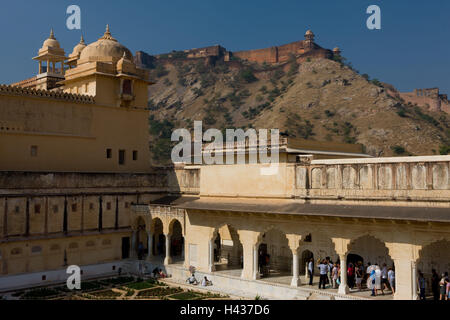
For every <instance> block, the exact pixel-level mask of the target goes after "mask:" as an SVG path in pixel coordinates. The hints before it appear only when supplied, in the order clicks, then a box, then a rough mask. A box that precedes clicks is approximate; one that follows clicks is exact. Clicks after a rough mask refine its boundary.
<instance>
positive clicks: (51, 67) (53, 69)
mask: <svg viewBox="0 0 450 320" xmlns="http://www.w3.org/2000/svg"><path fill="white" fill-rule="evenodd" d="M56 63H57V62H54V61H49V60H47V67H46V68H47V69H46V72H52V73H56ZM60 63H61V69H60V70H59V73H60V74H61V75H63V74H64V62H60ZM43 71H44V70H43V66H42V61H39V74H41V73H43Z"/></svg>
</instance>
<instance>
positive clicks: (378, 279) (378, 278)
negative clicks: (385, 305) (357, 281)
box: [375, 263, 384, 295]
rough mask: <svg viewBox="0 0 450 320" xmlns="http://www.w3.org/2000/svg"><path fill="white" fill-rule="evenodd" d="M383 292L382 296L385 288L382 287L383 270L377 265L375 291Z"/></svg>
mask: <svg viewBox="0 0 450 320" xmlns="http://www.w3.org/2000/svg"><path fill="white" fill-rule="evenodd" d="M378 290H381V294H382V295H384V292H383V287H382V286H381V269H380V266H379V265H378V264H377V263H375V291H377V294H378Z"/></svg>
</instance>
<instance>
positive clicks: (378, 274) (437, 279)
mask: <svg viewBox="0 0 450 320" xmlns="http://www.w3.org/2000/svg"><path fill="white" fill-rule="evenodd" d="M317 264H318V266H317V268H318V269H319V275H320V278H319V289H326V288H327V286H328V288H333V289H337V288H338V286H339V285H340V284H341V266H340V263H339V262H337V263H333V262H332V261H331V259H330V257H326V258H325V259H319V260H318V261H317ZM307 268H308V275H309V285H312V284H313V275H314V260H313V259H312V258H311V259H310V260H309V262H308V267H307ZM347 285H348V287H349V288H350V289H353V288H355V287H356V288H357V290H358V291H361V290H362V289H363V287H365V288H367V289H370V290H371V291H372V294H371V296H377V295H379V294H380V293H381V294H382V295H384V294H385V291H386V290H389V291H391V293H392V294H394V293H395V270H394V268H393V267H392V268H391V267H389V268H388V267H387V265H386V263H383V264H382V266H381V267H380V266H379V265H378V264H377V263H375V264H371V263H370V262H369V263H368V264H367V266H364V265H363V263H362V262H361V261H359V262H357V263H353V262H349V263H348V265H347ZM417 288H418V293H419V297H420V299H421V300H425V299H426V289H427V281H426V279H425V276H424V274H423V272H421V271H420V270H419V272H418V277H417ZM431 292H432V293H433V299H434V300H450V280H449V276H448V272H445V273H442V274H441V276H439V274H438V273H437V272H436V270H435V269H432V276H431Z"/></svg>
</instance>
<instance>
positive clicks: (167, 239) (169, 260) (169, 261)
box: [164, 234, 172, 264]
mask: <svg viewBox="0 0 450 320" xmlns="http://www.w3.org/2000/svg"><path fill="white" fill-rule="evenodd" d="M165 236H166V257H165V258H164V264H171V263H172V257H171V256H170V234H166V235H165Z"/></svg>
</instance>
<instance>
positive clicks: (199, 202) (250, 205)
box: [151, 196, 450, 222]
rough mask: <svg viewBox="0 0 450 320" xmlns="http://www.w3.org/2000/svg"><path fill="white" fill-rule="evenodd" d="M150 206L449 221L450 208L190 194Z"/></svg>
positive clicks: (158, 201) (162, 200) (165, 198)
mask: <svg viewBox="0 0 450 320" xmlns="http://www.w3.org/2000/svg"><path fill="white" fill-rule="evenodd" d="M151 205H167V206H173V207H176V208H180V209H187V210H211V211H227V212H249V213H266V214H287V215H301V216H324V217H342V218H359V219H385V220H408V221H421V222H450V208H430V207H405V206H381V205H365V206H363V205H347V204H336V205H329V204H305V203H301V202H299V201H297V200H291V199H285V200H283V199H247V198H213V197H211V198H209V197H208V198H199V197H192V196H182V197H177V196H166V197H163V198H160V199H157V200H155V201H153V202H152V203H151Z"/></svg>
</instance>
